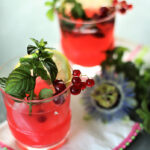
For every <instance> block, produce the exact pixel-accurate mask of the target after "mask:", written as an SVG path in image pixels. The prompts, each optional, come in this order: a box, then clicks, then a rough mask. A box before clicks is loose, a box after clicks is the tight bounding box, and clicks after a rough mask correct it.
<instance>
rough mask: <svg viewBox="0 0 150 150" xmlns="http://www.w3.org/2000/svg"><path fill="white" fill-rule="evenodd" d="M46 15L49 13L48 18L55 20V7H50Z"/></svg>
mask: <svg viewBox="0 0 150 150" xmlns="http://www.w3.org/2000/svg"><path fill="white" fill-rule="evenodd" d="M46 15H47V17H48V19H50V20H54V9H53V8H51V9H49V10H48V11H47V13H46Z"/></svg>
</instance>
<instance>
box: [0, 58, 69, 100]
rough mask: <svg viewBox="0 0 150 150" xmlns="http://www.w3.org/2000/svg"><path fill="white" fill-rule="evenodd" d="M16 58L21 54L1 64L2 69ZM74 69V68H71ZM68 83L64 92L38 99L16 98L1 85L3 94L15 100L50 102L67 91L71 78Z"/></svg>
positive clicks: (0, 68)
mask: <svg viewBox="0 0 150 150" xmlns="http://www.w3.org/2000/svg"><path fill="white" fill-rule="evenodd" d="M16 58H20V56H16V57H14V58H12V59H10V60H8V61H7V62H5V63H3V64H2V65H0V71H1V70H2V69H3V68H4V67H5V66H6V65H7V64H9V63H10V62H11V61H13V60H15V59H16ZM71 70H72V68H71ZM67 83H68V86H67V87H66V89H65V90H63V91H62V92H60V93H58V94H57V95H54V96H52V97H49V98H45V99H39V100H38V99H36V100H25V99H19V98H16V97H13V96H11V95H10V94H8V93H6V92H5V91H4V89H3V88H2V87H1V86H0V92H2V94H4V95H6V96H7V97H9V98H10V99H12V100H14V101H19V102H25V103H41V102H49V101H52V100H53V99H54V98H56V97H59V96H60V95H63V94H64V93H65V92H67V91H68V90H69V89H70V87H71V85H72V83H71V80H69V81H67Z"/></svg>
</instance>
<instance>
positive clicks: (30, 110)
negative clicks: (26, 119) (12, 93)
mask: <svg viewBox="0 0 150 150" xmlns="http://www.w3.org/2000/svg"><path fill="white" fill-rule="evenodd" d="M33 95H34V90H32V91H31V93H30V102H29V115H30V116H31V113H32V102H31V101H32V99H33Z"/></svg>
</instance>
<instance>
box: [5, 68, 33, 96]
mask: <svg viewBox="0 0 150 150" xmlns="http://www.w3.org/2000/svg"><path fill="white" fill-rule="evenodd" d="M34 87H35V79H34V77H32V76H31V72H30V69H29V66H28V65H20V67H18V68H16V69H15V70H13V71H12V72H11V74H10V75H9V77H8V80H7V84H6V88H5V92H6V93H8V94H10V95H12V96H14V97H17V98H23V97H25V94H26V93H27V92H28V91H30V90H33V89H34Z"/></svg>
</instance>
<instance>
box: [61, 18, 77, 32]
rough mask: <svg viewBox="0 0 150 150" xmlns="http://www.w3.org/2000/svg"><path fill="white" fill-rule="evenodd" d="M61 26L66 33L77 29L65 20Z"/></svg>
mask: <svg viewBox="0 0 150 150" xmlns="http://www.w3.org/2000/svg"><path fill="white" fill-rule="evenodd" d="M60 24H61V27H62V28H63V30H66V31H72V30H73V29H74V28H75V24H74V23H70V22H67V21H65V20H61V21H60Z"/></svg>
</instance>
